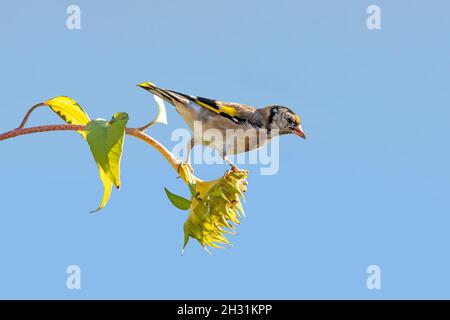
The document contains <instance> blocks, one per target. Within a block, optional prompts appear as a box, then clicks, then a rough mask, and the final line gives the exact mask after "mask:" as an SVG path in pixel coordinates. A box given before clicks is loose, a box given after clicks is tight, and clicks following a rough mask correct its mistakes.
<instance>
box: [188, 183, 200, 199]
mask: <svg viewBox="0 0 450 320" xmlns="http://www.w3.org/2000/svg"><path fill="white" fill-rule="evenodd" d="M187 185H188V187H189V191H190V192H191V196H192V197H193V198H196V197H197V195H198V193H197V189H196V186H195V183H188V184H187Z"/></svg>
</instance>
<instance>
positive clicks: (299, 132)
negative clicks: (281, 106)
mask: <svg viewBox="0 0 450 320" xmlns="http://www.w3.org/2000/svg"><path fill="white" fill-rule="evenodd" d="M293 133H294V134H295V135H297V136H299V137H301V138H303V139H306V135H305V133H304V132H303V130H302V127H301V126H300V125H298V126H296V127H295V128H294V132H293Z"/></svg>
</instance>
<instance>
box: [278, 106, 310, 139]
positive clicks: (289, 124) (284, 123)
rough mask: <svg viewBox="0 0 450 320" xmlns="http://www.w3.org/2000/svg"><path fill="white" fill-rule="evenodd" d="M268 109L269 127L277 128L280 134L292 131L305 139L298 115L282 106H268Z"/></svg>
mask: <svg viewBox="0 0 450 320" xmlns="http://www.w3.org/2000/svg"><path fill="white" fill-rule="evenodd" d="M269 110H270V112H269V127H270V128H271V129H278V130H279V134H280V135H282V134H290V133H293V134H295V135H297V136H299V137H301V138H303V139H306V135H305V133H304V132H303V130H302V126H301V124H300V117H299V116H298V115H296V114H295V112H294V111H292V110H291V109H289V108H287V107H283V106H270V107H269Z"/></svg>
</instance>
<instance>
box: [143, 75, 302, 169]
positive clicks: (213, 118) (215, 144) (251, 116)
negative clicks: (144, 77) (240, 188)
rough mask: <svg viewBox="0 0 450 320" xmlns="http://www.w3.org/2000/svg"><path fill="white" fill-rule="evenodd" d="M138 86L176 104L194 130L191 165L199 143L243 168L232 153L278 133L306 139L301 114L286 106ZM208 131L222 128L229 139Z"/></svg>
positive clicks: (256, 145)
mask: <svg viewBox="0 0 450 320" xmlns="http://www.w3.org/2000/svg"><path fill="white" fill-rule="evenodd" d="M138 87H141V88H143V89H144V90H146V91H149V92H151V93H152V94H154V95H155V96H157V97H159V98H161V99H163V100H164V101H166V102H168V103H169V104H171V105H173V106H175V109H176V111H177V112H178V113H179V114H180V115H181V117H182V118H183V120H184V121H185V122H186V124H187V125H188V126H189V127H190V129H191V130H192V131H193V136H192V138H191V139H190V141H189V142H188V145H187V155H186V160H185V162H184V163H185V164H187V165H188V166H190V153H191V150H192V148H193V147H194V146H195V145H198V144H202V145H205V146H208V147H212V148H215V149H216V150H218V151H219V154H220V156H221V157H222V158H223V159H224V160H225V162H226V163H228V164H229V165H230V167H231V169H232V170H234V171H236V170H239V169H238V168H237V167H236V166H235V165H234V164H233V163H232V162H231V161H230V160H229V159H228V157H227V156H228V155H231V154H238V153H242V152H248V151H251V150H255V149H258V148H260V147H262V146H263V145H265V144H267V143H269V142H270V140H271V139H272V138H273V137H274V136H275V135H286V134H295V135H297V136H299V137H301V138H303V139H306V135H305V133H304V131H303V129H302V126H301V123H300V117H299V116H298V115H297V114H296V113H295V112H294V111H292V110H291V109H290V108H288V107H286V106H282V105H268V106H265V107H262V108H256V107H253V106H249V105H246V104H241V103H236V102H223V101H219V100H216V99H209V98H203V97H199V96H194V95H189V94H185V93H180V92H177V91H174V90H168V89H163V88H159V87H157V86H156V85H154V84H153V83H152V82H143V83H140V84H138ZM196 122H197V124H201V130H198V129H197V130H196V125H195V123H196ZM197 128H198V127H197ZM207 130H216V131H215V132H217V130H218V132H220V133H221V134H222V137H225V138H223V139H217V138H216V137H214V138H211V136H210V135H206V134H205V132H207ZM190 167H191V166H190ZM191 170H192V167H191Z"/></svg>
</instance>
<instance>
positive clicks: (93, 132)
mask: <svg viewBox="0 0 450 320" xmlns="http://www.w3.org/2000/svg"><path fill="white" fill-rule="evenodd" d="M127 122H128V114H126V113H124V112H119V113H116V114H114V116H113V117H112V119H111V120H110V121H106V120H103V119H96V120H92V121H90V122H89V123H88V124H87V125H86V131H85V132H86V140H87V142H88V144H89V147H90V149H91V152H92V155H93V156H94V159H95V161H96V162H97V165H98V167H99V171H100V179H101V180H102V182H103V187H104V192H103V198H102V202H101V204H100V206H99V207H98V208H97V210H95V211H98V210H100V209H102V208H103V207H104V206H105V205H106V203H107V202H108V199H109V196H110V194H111V188H112V186H113V185H114V186H116V188H117V189H119V188H120V159H121V157H122V148H123V139H124V135H125V128H126V125H127Z"/></svg>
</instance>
